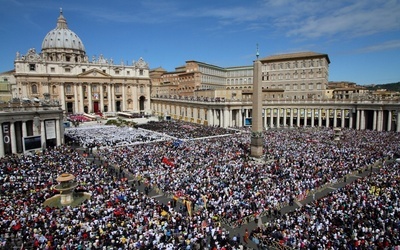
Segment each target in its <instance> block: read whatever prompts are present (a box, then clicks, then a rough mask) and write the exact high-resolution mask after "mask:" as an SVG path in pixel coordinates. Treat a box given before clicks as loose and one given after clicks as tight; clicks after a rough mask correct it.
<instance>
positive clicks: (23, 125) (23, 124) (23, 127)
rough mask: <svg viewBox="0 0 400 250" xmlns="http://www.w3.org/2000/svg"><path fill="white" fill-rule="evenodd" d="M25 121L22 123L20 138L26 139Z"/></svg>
mask: <svg viewBox="0 0 400 250" xmlns="http://www.w3.org/2000/svg"><path fill="white" fill-rule="evenodd" d="M26 136H27V133H26V121H22V138H24V137H26Z"/></svg>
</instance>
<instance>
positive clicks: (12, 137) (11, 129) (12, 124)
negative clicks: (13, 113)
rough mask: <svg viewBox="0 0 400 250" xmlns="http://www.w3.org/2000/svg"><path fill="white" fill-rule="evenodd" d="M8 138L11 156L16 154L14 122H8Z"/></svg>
mask: <svg viewBox="0 0 400 250" xmlns="http://www.w3.org/2000/svg"><path fill="white" fill-rule="evenodd" d="M10 137H11V152H12V153H13V154H16V153H17V138H15V137H16V135H15V124H14V122H10Z"/></svg>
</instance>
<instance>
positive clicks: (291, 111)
mask: <svg viewBox="0 0 400 250" xmlns="http://www.w3.org/2000/svg"><path fill="white" fill-rule="evenodd" d="M289 124H290V127H291V128H292V127H293V108H290V121H289Z"/></svg>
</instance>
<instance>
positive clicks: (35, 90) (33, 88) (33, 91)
mask: <svg viewBox="0 0 400 250" xmlns="http://www.w3.org/2000/svg"><path fill="white" fill-rule="evenodd" d="M37 93H38V88H37V85H36V84H33V85H32V94H37Z"/></svg>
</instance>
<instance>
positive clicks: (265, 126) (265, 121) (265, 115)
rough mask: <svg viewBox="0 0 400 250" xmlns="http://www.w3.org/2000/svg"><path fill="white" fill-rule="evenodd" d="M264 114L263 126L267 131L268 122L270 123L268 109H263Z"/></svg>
mask: <svg viewBox="0 0 400 250" xmlns="http://www.w3.org/2000/svg"><path fill="white" fill-rule="evenodd" d="M263 113H264V125H263V128H264V129H267V127H268V123H267V121H268V109H263Z"/></svg>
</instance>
